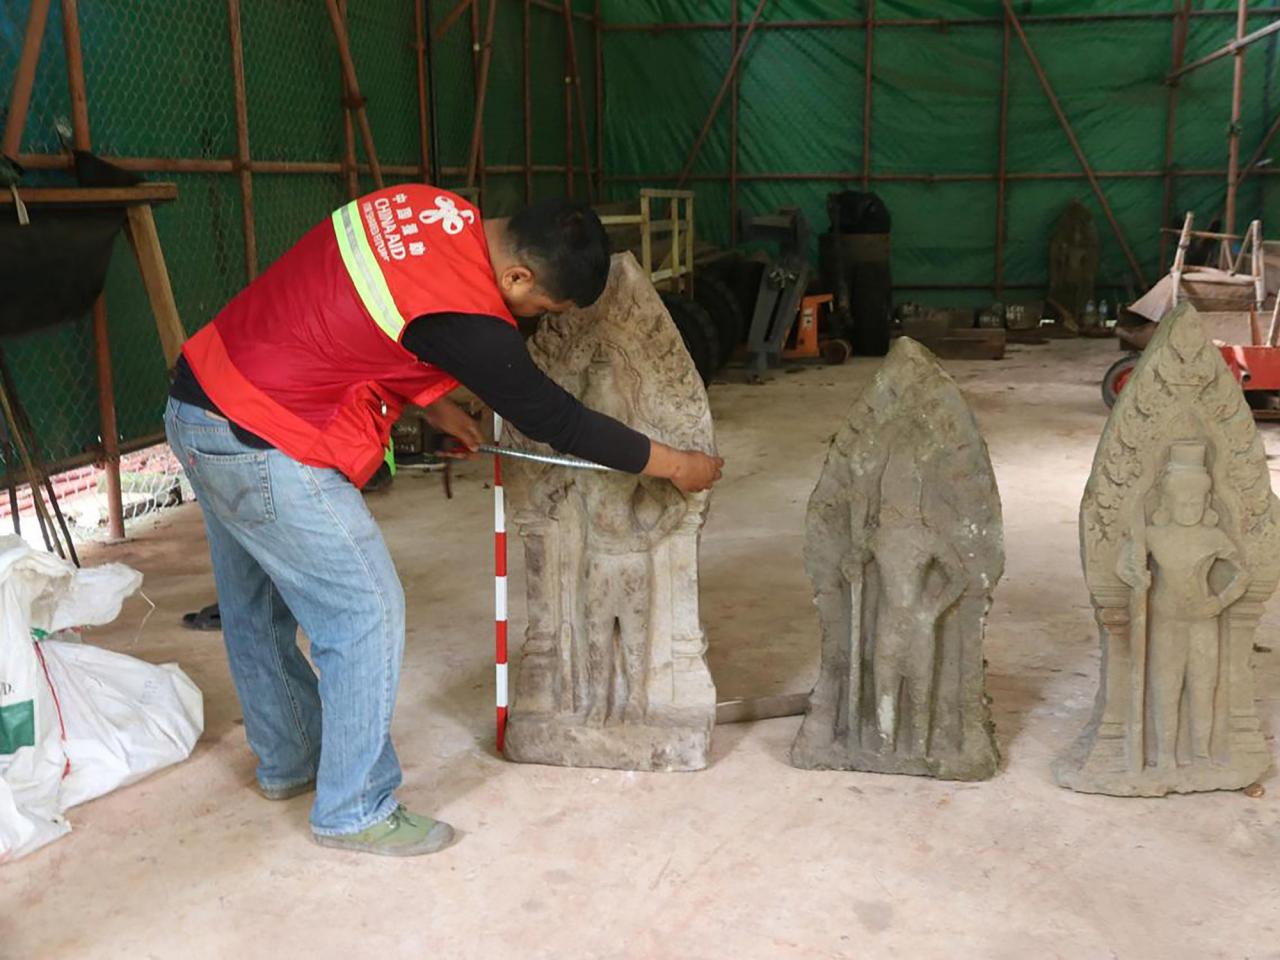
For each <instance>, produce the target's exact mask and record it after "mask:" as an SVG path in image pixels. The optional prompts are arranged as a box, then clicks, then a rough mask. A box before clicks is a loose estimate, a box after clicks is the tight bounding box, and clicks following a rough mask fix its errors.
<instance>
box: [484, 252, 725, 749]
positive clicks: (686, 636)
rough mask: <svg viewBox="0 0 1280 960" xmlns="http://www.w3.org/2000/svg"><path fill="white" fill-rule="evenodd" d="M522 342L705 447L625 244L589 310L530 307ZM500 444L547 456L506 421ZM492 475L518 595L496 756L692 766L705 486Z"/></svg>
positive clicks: (708, 705) (616, 403) (584, 474)
mask: <svg viewBox="0 0 1280 960" xmlns="http://www.w3.org/2000/svg"><path fill="white" fill-rule="evenodd" d="M529 352H530V354H531V355H532V356H533V359H534V362H536V363H537V364H538V365H539V366H540V367H541V368H542V369H543V370H545V371H546V372H547V373H548V374H549V375H550V376H551V377H552V379H554V380H555V381H556V382H557V383H559V384H560V385H561V386H563V387H564V388H565V389H567V390H568V391H569V392H570V393H572V394H574V395H575V396H577V397H579V398H581V399H582V400H583V402H585V403H586V404H587V405H588V406H591V407H593V408H594V409H597V410H600V411H601V412H603V413H607V414H609V415H610V416H613V417H616V418H618V419H619V420H621V421H623V422H624V423H627V424H629V425H630V426H632V427H635V428H636V429H638V430H641V431H643V432H644V433H647V434H648V435H649V436H652V437H654V438H656V439H658V440H661V441H663V442H665V443H668V444H671V445H673V446H676V447H680V448H696V449H701V450H705V451H707V452H713V451H714V444H715V440H714V436H713V431H712V424H711V411H710V408H709V406H708V405H707V395H706V391H705V390H704V388H703V386H702V381H701V379H700V378H699V377H698V372H697V370H696V369H695V367H694V365H693V362H692V361H691V360H690V359H689V355H688V353H687V352H686V350H685V348H684V344H683V341H682V340H681V338H680V334H679V332H678V330H677V329H676V327H675V325H674V324H673V323H672V321H671V318H670V316H669V315H668V314H667V311H666V309H665V308H664V307H663V304H662V300H661V299H660V298H659V296H658V293H657V291H656V290H654V288H653V285H652V284H651V283H650V281H649V279H648V278H647V277H646V276H645V274H644V271H643V270H641V269H640V267H639V265H638V264H637V263H636V261H635V258H634V257H633V256H632V255H631V254H629V253H622V254H617V255H615V256H614V258H613V264H612V267H611V270H610V274H609V283H608V286H607V287H606V289H605V292H604V294H603V296H602V297H601V298H600V300H599V301H598V302H597V303H596V304H595V305H594V306H592V307H590V308H587V309H582V310H573V311H570V312H568V313H565V314H561V315H559V316H555V317H548V318H546V319H544V320H543V321H542V323H541V325H540V326H539V329H538V331H537V332H536V333H535V334H534V335H533V337H532V339H531V340H530V341H529ZM504 442H505V443H507V444H508V445H510V446H512V447H515V448H519V449H528V450H539V451H542V452H547V451H546V448H545V447H542V446H541V445H539V444H536V443H533V442H532V441H530V440H528V439H527V438H525V437H522V436H520V435H519V434H518V433H516V432H514V431H512V432H510V433H509V434H508V437H507V439H506V440H505V441H504ZM506 483H507V494H508V503H509V506H510V510H511V515H512V519H513V521H514V524H515V527H516V529H517V530H518V531H519V533H520V536H521V538H522V540H523V542H524V548H525V575H526V581H527V598H528V611H527V613H528V628H527V630H526V632H525V643H524V649H523V653H522V656H521V660H520V665H519V669H518V672H517V675H516V682H515V690H514V697H513V702H512V707H511V714H510V719H509V721H508V725H507V733H506V744H505V752H506V755H507V757H508V758H509V759H512V760H519V761H524V762H529V763H550V764H560V765H565V766H592V767H613V768H618V769H627V770H696V769H700V768H702V767H704V766H705V765H706V762H707V751H708V748H709V745H710V738H711V728H712V726H713V724H714V722H715V687H714V686H713V685H712V682H711V674H710V672H709V671H708V669H707V664H706V637H705V635H704V634H703V631H702V626H701V623H700V622H699V617H698V539H699V536H700V532H701V529H702V524H703V522H704V520H705V517H706V511H707V498H708V494H706V493H701V494H688V495H686V494H683V493H681V492H680V491H679V490H677V489H676V488H675V487H674V486H673V485H672V484H670V483H669V482H667V481H665V480H657V479H652V478H648V477H638V476H632V475H630V474H622V473H601V472H596V471H588V470H575V469H570V468H565V467H554V466H545V465H540V464H530V463H527V462H523V461H520V462H514V461H513V462H512V463H511V464H510V465H509V466H508V470H507V475H506Z"/></svg>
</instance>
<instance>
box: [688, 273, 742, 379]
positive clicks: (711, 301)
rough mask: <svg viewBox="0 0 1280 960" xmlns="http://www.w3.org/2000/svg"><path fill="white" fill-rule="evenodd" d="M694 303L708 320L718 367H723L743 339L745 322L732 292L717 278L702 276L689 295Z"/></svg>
mask: <svg viewBox="0 0 1280 960" xmlns="http://www.w3.org/2000/svg"><path fill="white" fill-rule="evenodd" d="M693 299H694V302H696V303H697V304H699V305H700V306H701V307H702V308H703V309H704V310H706V311H707V313H708V314H709V315H710V316H711V321H712V322H713V323H714V324H715V326H716V336H717V337H718V338H719V341H720V354H719V357H718V360H719V363H718V366H721V367H723V366H724V365H725V364H726V363H728V362H729V358H730V357H732V356H733V351H734V350H736V349H737V347H738V344H740V343H741V342H742V341H743V340H744V339H746V336H747V321H746V320H745V319H744V318H743V315H742V306H741V305H740V304H739V303H738V298H737V296H736V295H735V294H734V292H733V288H732V287H730V286H729V285H728V284H727V283H725V282H724V281H723V280H721V279H720V278H719V277H716V276H711V275H705V276H701V277H699V278H698V281H697V283H696V284H695V286H694V291H693Z"/></svg>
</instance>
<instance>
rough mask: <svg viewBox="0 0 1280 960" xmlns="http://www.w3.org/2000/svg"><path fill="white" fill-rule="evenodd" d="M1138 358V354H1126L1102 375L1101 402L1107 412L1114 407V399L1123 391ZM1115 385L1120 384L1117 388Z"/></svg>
mask: <svg viewBox="0 0 1280 960" xmlns="http://www.w3.org/2000/svg"><path fill="white" fill-rule="evenodd" d="M1140 356H1142V355H1141V354H1139V353H1130V354H1126V355H1125V356H1123V357H1121V358H1120V359H1119V360H1117V361H1116V362H1115V363H1113V364H1112V365H1111V366H1109V367H1108V368H1107V372H1106V373H1104V374H1103V375H1102V402H1103V403H1105V404H1106V405H1107V409H1108V410H1110V409H1111V408H1112V407H1114V406H1115V405H1116V398H1117V397H1119V396H1120V391H1121V390H1122V389H1124V384H1125V382H1127V381H1128V379H1129V377H1131V376H1132V375H1133V369H1134V367H1136V366H1137V365H1138V358H1139V357H1140ZM1117 383H1119V384H1120V386H1119V387H1117V386H1116V384H1117Z"/></svg>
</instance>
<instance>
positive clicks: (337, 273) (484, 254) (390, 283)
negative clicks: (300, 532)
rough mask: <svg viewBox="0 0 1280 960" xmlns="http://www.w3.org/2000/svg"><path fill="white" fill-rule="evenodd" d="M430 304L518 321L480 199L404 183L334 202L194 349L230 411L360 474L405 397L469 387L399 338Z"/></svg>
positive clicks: (366, 473) (374, 463) (197, 370)
mask: <svg viewBox="0 0 1280 960" xmlns="http://www.w3.org/2000/svg"><path fill="white" fill-rule="evenodd" d="M430 313H470V314H487V315H489V316H496V317H501V318H502V319H504V320H506V321H507V322H509V323H511V324H512V325H514V324H515V319H514V318H513V317H512V316H511V313H510V311H509V310H508V309H507V306H506V304H505V303H504V302H503V299H502V295H501V293H500V292H499V290H498V285H497V281H496V280H495V278H494V275H493V267H492V266H491V265H490V262H489V248H488V245H487V243H486V242H485V236H484V229H483V227H482V226H481V223H480V214H479V212H478V211H477V210H476V208H475V207H473V206H472V205H471V204H469V203H467V202H466V201H465V200H463V199H461V198H460V197H457V196H454V195H453V194H451V193H447V192H445V191H443V190H437V189H436V188H435V187H428V186H423V185H421V184H403V185H401V186H396V187H387V188H386V189H384V190H379V191H377V192H375V193H371V194H369V195H367V196H364V197H361V198H360V199H358V200H354V201H352V202H351V203H349V204H347V205H346V206H344V207H340V208H339V209H338V210H336V211H334V213H333V215H332V216H331V217H330V218H329V219H328V220H326V221H324V222H323V223H321V224H319V225H318V226H316V227H315V228H314V229H312V230H310V231H308V232H307V234H306V235H305V236H303V238H302V239H301V240H299V241H298V243H297V244H295V245H294V246H293V247H292V248H291V249H290V250H289V251H288V252H286V253H285V254H284V255H283V256H282V257H280V259H279V260H277V261H276V262H275V263H274V264H272V265H271V267H270V269H268V270H267V271H266V272H265V273H263V274H262V275H261V276H260V277H258V278H257V279H256V280H254V281H253V283H251V284H249V286H248V287H246V288H245V289H244V290H243V291H241V292H240V294H238V295H237V296H236V298H235V299H234V300H232V301H231V302H230V303H229V304H227V305H226V307H224V308H223V310H222V312H221V313H219V314H218V315H217V317H215V318H214V320H213V322H212V323H210V324H208V325H207V326H205V327H204V329H202V330H201V331H200V332H199V333H197V334H196V335H195V336H193V337H192V338H191V339H190V340H188V341H187V343H186V345H185V346H184V347H183V353H184V354H185V355H186V358H187V362H188V363H190V364H191V369H192V372H193V373H194V374H195V376H196V379H197V380H198V381H199V382H200V385H201V386H202V387H203V388H204V390H205V392H206V393H207V394H208V395H209V399H210V400H212V401H213V402H214V403H215V404H217V405H218V408H219V409H220V410H221V411H222V412H223V414H224V415H226V416H227V418H228V419H230V420H232V421H233V422H235V423H236V424H238V425H239V426H241V427H243V428H244V429H246V430H249V431H252V432H253V433H256V434H258V436H260V437H263V438H264V439H266V440H268V441H270V442H271V443H272V444H273V445H274V446H276V447H277V448H279V449H280V450H283V451H284V452H285V453H287V454H289V456H291V457H293V458H294V459H296V460H299V461H301V462H302V463H306V464H310V465H312V466H318V467H336V468H337V469H338V470H341V471H342V472H343V473H344V474H346V475H347V476H348V477H349V478H350V479H351V482H352V483H354V484H356V485H357V486H361V485H363V484H364V483H365V481H367V480H368V479H369V478H370V477H371V476H373V473H374V471H376V470H377V468H378V465H379V464H380V463H381V462H382V460H383V456H384V451H385V449H386V446H387V442H388V438H389V437H390V434H391V425H392V424H393V423H394V422H395V421H396V418H397V417H398V416H399V415H400V411H401V409H402V408H403V407H404V404H405V403H416V404H421V405H426V404H429V403H432V402H434V401H435V400H438V399H439V398H440V397H442V396H444V395H445V394H446V393H448V392H449V391H450V390H452V389H453V388H454V387H456V386H457V381H456V380H454V379H453V378H452V377H450V376H449V375H448V374H447V373H445V372H444V371H443V370H440V369H438V368H437V367H433V366H431V365H430V364H427V363H423V362H422V361H421V360H419V359H418V358H417V357H415V356H414V355H413V354H411V353H410V352H409V351H408V350H406V349H405V348H404V347H402V346H401V345H400V337H401V335H402V334H403V333H404V330H405V327H406V326H407V325H408V323H409V322H410V321H411V320H413V319H414V318H415V317H420V316H422V315H424V314H430Z"/></svg>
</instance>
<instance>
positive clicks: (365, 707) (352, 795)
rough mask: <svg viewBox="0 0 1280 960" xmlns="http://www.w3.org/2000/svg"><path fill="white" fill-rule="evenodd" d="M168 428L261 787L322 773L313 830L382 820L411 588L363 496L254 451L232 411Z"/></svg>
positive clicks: (204, 414)
mask: <svg viewBox="0 0 1280 960" xmlns="http://www.w3.org/2000/svg"><path fill="white" fill-rule="evenodd" d="M165 432H166V433H167V434H168V437H169V444H170V446H171V447H172V448H173V452H174V454H175V455H176V456H177V458H178V460H179V462H181V464H182V467H183V469H184V470H185V471H186V474H187V477H188V479H189V480H190V481H191V487H192V489H193V490H194V491H195V494H196V498H197V500H199V502H200V507H201V509H202V511H203V513H204V524H205V530H206V532H207V534H208V539H209V553H210V554H211V555H212V557H213V576H214V580H215V582H216V583H217V588H218V606H219V608H220V611H221V614H222V635H223V639H224V640H225V642H226V646H227V659H228V661H229V662H230V666H231V677H232V679H233V680H234V681H235V686H236V693H237V694H238V695H239V697H240V706H241V709H242V710H243V712H244V726H245V733H246V734H247V735H248V739H249V746H250V747H252V748H253V752H254V753H255V754H257V757H258V782H259V783H260V784H262V786H264V787H268V788H285V787H291V786H295V785H298V784H302V783H305V782H307V781H308V780H310V779H312V778H313V777H314V778H315V779H316V799H315V805H314V806H313V807H312V809H311V828H312V829H313V830H314V831H315V832H316V833H319V834H326V835H335V834H344V833H356V832H358V831H360V830H363V829H365V828H366V827H369V826H371V825H373V824H374V823H377V822H378V821H379V820H382V819H384V818H385V817H387V816H388V815H390V813H391V812H392V811H393V810H394V809H395V807H396V801H395V799H394V798H393V797H392V791H394V790H395V789H396V788H397V787H398V786H399V785H400V762H399V760H398V759H397V758H396V753H395V750H394V749H393V748H392V746H391V738H390V731H391V714H392V710H393V709H394V707H395V699H396V686H397V684H398V683H399V680H400V659H401V655H402V654H403V652H404V592H403V590H402V589H401V587H400V579H399V577H398V576H397V575H396V570H395V566H394V564H392V562H391V555H390V554H389V553H388V552H387V546H386V544H385V543H384V542H383V540H382V533H381V532H380V531H379V529H378V525H377V524H376V523H375V522H374V519H373V517H372V516H370V514H369V510H368V508H367V507H366V506H365V504H364V499H363V497H362V496H361V494H360V491H359V490H357V489H356V488H355V487H354V486H353V485H352V484H351V482H350V481H349V480H348V479H347V478H346V477H344V476H343V475H342V474H341V473H339V472H338V471H337V470H329V469H321V468H317V467H308V466H306V465H304V464H302V463H299V462H298V461H297V460H294V459H293V458H292V457H290V456H288V455H286V454H284V453H282V452H280V451H279V450H255V449H254V448H253V447H249V446H246V445H245V444H243V443H241V442H240V441H239V440H237V439H236V437H235V435H234V434H233V433H232V432H231V426H230V424H229V423H228V422H227V421H226V420H225V419H223V418H221V417H218V416H216V415H215V414H212V413H209V412H208V411H205V410H202V409H200V408H199V407H195V406H192V405H190V404H186V403H181V402H179V401H177V400H173V399H170V400H169V405H168V408H167V409H166V411H165ZM299 626H301V627H302V629H303V630H305V631H306V634H307V637H308V638H309V639H310V641H311V659H312V660H313V661H314V663H315V666H316V670H318V671H319V678H318V679H317V677H316V670H312V668H311V664H309V663H308V662H307V660H306V658H305V657H304V656H303V655H302V651H301V650H299V649H298V644H297V631H298V627H299Z"/></svg>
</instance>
